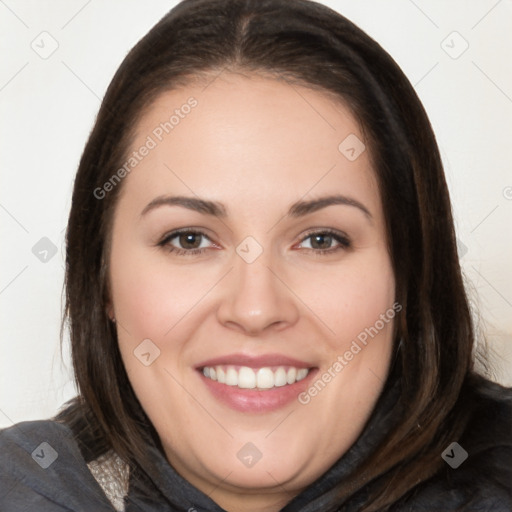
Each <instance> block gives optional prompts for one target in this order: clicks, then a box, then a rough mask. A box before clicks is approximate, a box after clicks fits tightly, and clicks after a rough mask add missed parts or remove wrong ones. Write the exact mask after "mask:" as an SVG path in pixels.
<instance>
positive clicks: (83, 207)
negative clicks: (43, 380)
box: [59, 0, 474, 512]
mask: <svg viewBox="0 0 512 512" xmlns="http://www.w3.org/2000/svg"><path fill="white" fill-rule="evenodd" d="M222 70H228V71H230V70H234V71H242V72H245V73H261V74H265V75H267V76H272V77H275V78H276V79H279V80H286V81H288V82H289V83H291V84H294V83H297V84H301V85H305V86H306V87H310V88H314V89H317V90H320V91H324V92H325V93H328V94H330V95H334V96H335V97H337V98H339V99H340V100H341V101H343V102H344V103H345V104H346V105H348V106H349V108H350V109H351V111H352V113H353V115H354V116H355V118H356V119H357V120H358V122H359V123H360V125H361V128H362V130H363V132H364V134H365V137H366V139H367V140H368V142H369V148H370V152H371V155H372V161H373V167H374V171H375V173H376V176H377V179H378V183H379V186H380V193H381V197H382V203H383V207H384V212H385V217H386V222H387V235H388V240H389V252H390V255H391V258H392V264H393V269H394V273H395V278H396V300H397V301H398V302H399V303H400V304H401V305H402V307H403V310H402V311H401V313H400V314H399V315H398V316H397V318H396V322H395V350H396V360H395V366H394V368H393V374H394V376H396V377H398V378H399V379H400V382H401V385H400V389H401V395H400V400H399V404H397V409H396V425H395V426H394V427H393V429H392V431H391V432H389V434H388V435H387V436H386V437H385V439H384V440H383V441H382V443H381V444H380V445H379V447H378V448H377V450H375V452H374V453H373V454H372V455H371V456H370V457H369V458H368V459H367V460H365V461H364V462H363V463H362V464H361V466H360V467H359V468H358V470H357V471H356V472H355V473H354V474H353V475H352V477H351V478H350V479H348V480H347V481H344V482H340V484H339V485H338V486H337V487H336V488H335V489H333V490H332V491H330V492H329V493H328V496H329V500H330V501H329V502H330V503H331V505H330V508H329V510H333V511H334V510H336V509H337V508H338V507H339V506H340V505H341V504H342V503H343V500H344V497H346V496H348V495H349V494H351V493H353V492H356V491H357V490H360V489H363V488H365V486H366V485H367V484H368V483H370V482H375V481H377V480H378V482H379V486H377V488H376V490H375V491H372V493H371V494H370V496H368V499H367V501H366V504H365V506H364V507H363V508H362V510H365V511H368V512H369V511H375V510H386V508H387V507H388V506H389V505H390V504H392V503H394V502H396V501H397V500H398V499H399V498H400V497H402V496H404V495H405V494H406V493H407V492H408V491H409V490H411V489H412V488H413V487H414V486H415V485H417V484H418V483H419V482H422V481H425V480H426V479H428V478H429V477H430V476H432V475H433V474H434V473H436V472H437V471H438V470H439V468H440V466H441V464H443V462H442V460H441V457H440V454H441V453H442V451H443V450H444V448H445V447H446V446H447V445H448V444H449V443H450V442H451V441H453V440H456V439H458V438H459V436H460V433H461V432H462V430H463V428H464V426H465V424H466V422H467V408H466V407H465V405H464V403H463V400H462V399H461V393H462V390H463V389H464V383H465V381H467V380H468V379H472V378H473V377H472V376H473V373H472V347H473V338H474V335H473V327H472V322H471V316H470V312H469V307H468V301H467V298H466V294H465V290H464V286H463V281H462V278H461V271H460V267H459V262H458V257H457V249H456V243H455V236H454V228H453V221H452V214H451V207H450V201H449V196H448V191H447V186H446V182H445V178H444V173H443V168H442V163H441V159H440V155H439V151H438V148H437V144H436V141H435V137H434V134H433V132H432V128H431V126H430V123H429V121H428V118H427V116H426V114H425V111H424V109H423V107H422V105H421V103H420V101H419V99H418V97H417V95H416V93H415V91H414V89H413V87H412V86H411V84H410V83H409V81H408V80H407V78H406V77H405V75H404V74H403V73H402V71H401V70H400V68H399V67H398V65H397V64H396V63H395V62H394V61H393V59H392V58H391V57H390V56H389V55H388V54H387V53H386V52H385V51H384V50H383V49H382V48H381V47H380V46H379V45H378V44H377V43H376V42H375V41H373V40H372V39H371V38H370V37H369V36H368V35H366V34H365V33H364V32H363V31H361V30H360V29H359V28H358V27H356V26H355V25H354V24H353V23H351V22H350V21H349V20H347V19H346V18H344V17H343V16H341V15H340V14H338V13H336V12H334V11H332V10H330V9H329V8H327V7H325V6H322V5H319V4H316V3H313V2H310V1H307V0H294V1H290V0H185V1H183V2H181V3H180V4H179V5H178V6H177V7H175V8H174V9H172V10H171V11H170V12H169V13H168V14H167V15H166V16H165V17H164V18H163V19H162V20H161V21H160V22H159V23H158V24H157V25H156V26H155V27H154V28H153V29H152V30H151V31H150V32H149V33H148V34H147V35H146V36H145V37H144V38H143V39H142V40H141V41H140V42H139V43H138V44H137V45H136V46H135V47H134V48H133V49H132V50H131V51H130V53H129V54H128V56H127V57H126V58H125V60H124V61H123V63H122V64H121V66H120V68H119V70H118V71H117V73H116V75H115V76H114V78H113V80H112V82H111V84H110V86H109V88H108V91H107V93H106V95H105V98H104V100H103V103H102V105H101V108H100V111H99V114H98V117H97V121H96V124H95V126H94V129H93V131H92V133H91V135H90V138H89V140H88V142H87V145H86V146H85V150H84V153H83V155H82V158H81V161H80V165H79V169H78V173H77V176H76V181H75V185H74V192H73V201H72V207H71V212H70V216H69V224H68V230H67V252H66V320H67V321H68V322H69V330H70V336H71V344H72V358H73V364H74V370H75V376H76V382H77V384H78V389H79V397H78V398H77V399H76V400H75V402H74V404H73V406H72V407H70V408H68V409H67V410H66V411H65V412H63V413H62V414H61V415H60V416H59V419H60V420H62V421H67V422H68V423H69V424H70V425H73V426H74V428H75V430H76V431H77V432H78V431H80V439H81V440H82V442H83V443H84V446H85V445H86V446H85V448H87V453H89V458H93V457H95V456H98V455H99V454H100V453H102V452H104V451H106V450H107V449H114V450H115V451H116V452H117V453H118V454H119V455H120V456H121V457H122V458H123V459H125V460H126V461H129V462H130V463H131V464H132V465H135V466H138V467H144V466H145V465H147V464H150V463H151V461H147V460H145V454H144V450H143V446H144V442H145V441H147V439H148V436H150V437H151V438H152V439H153V440H155V442H158V440H157V435H156V432H155V431H154V429H153V427H152V426H151V423H150V422H149V420H148V418H147V417H146V415H145V414H144V412H143V410H142V407H141V405H140V403H139V402H138V400H137V398H136V397H135V394H134V392H133V390H132V388H131V386H130V382H129V379H128V376H127V374H126V372H125V369H124V366H123V363H122V360H121V356H120V353H119V349H118V345H117V337H116V331H115V328H114V326H113V325H112V323H111V322H110V320H109V317H108V315H107V302H108V298H109V291H108V281H107V277H108V249H109V239H110V229H111V222H112V216H113V212H114V209H115V207H116V201H117V198H118V197H119V193H120V190H121V189H122V183H121V184H120V185H119V186H116V187H115V188H114V189H113V190H112V191H110V192H109V193H108V194H106V195H105V197H104V198H100V199H99V198H98V197H97V196H96V195H95V194H94V190H96V189H98V188H101V187H102V185H103V184H104V183H106V182H107V181H108V180H109V178H111V177H112V176H113V175H114V174H115V173H116V171H117V170H118V169H119V167H120V166H122V163H123V162H124V161H125V159H126V154H127V150H128V148H129V144H130V140H131V138H132V136H133V128H134V127H135V126H136V125H137V121H138V120H139V119H140V117H141V115H142V114H143V112H144V111H145V109H146V108H147V107H148V106H149V105H150V104H151V103H152V102H153V101H154V100H155V98H156V97H157V96H158V95H159V94H161V93H162V92H163V91H165V90H169V89H172V88H177V87H182V86H186V84H187V83H190V81H191V80H193V79H194V78H195V77H199V76H205V75H208V74H210V75H211V76H214V75H215V74H216V73H219V72H221V71H222ZM85 448H84V449H85Z"/></svg>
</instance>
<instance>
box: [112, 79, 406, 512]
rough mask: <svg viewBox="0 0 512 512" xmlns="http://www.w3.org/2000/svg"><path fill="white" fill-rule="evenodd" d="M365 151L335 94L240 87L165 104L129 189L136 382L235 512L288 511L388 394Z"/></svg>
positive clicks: (123, 338) (182, 454)
mask: <svg viewBox="0 0 512 512" xmlns="http://www.w3.org/2000/svg"><path fill="white" fill-rule="evenodd" d="M362 139H363V136H362V134H361V131H360V129H359V127H358V125H357V123H356V122H355V120H354V118H353V117H352V115H351V114H350V113H349V111H348V109H347V108H344V107H343V106H340V105H339V104H337V103H335V102H333V100H332V99H329V97H327V96H325V95H323V94H321V93H320V92H314V91H312V90H309V89H306V88H302V87H299V86H296V85H295V86H293V87H292V86H291V85H288V84H286V83H284V82H279V81H274V80H270V79H264V78H261V77H251V78H248V77H242V76H239V75H234V74H227V73H223V74H221V75H220V76H218V77H217V78H216V79H215V80H213V81H212V82H211V83H210V84H209V85H208V86H207V87H205V85H201V86H190V87H187V88H183V89H179V90H176V91H171V92H166V93H165V94H162V95H161V96H160V97H159V98H158V99H157V101H156V102H155V103H154V104H153V106H152V107H151V109H150V110H148V111H147V112H146V114H145V116H144V117H143V119H142V120H141V122H140V123H139V125H138V127H137V136H136V139H135V140H134V142H133V146H132V147H131V152H130V155H129V156H128V160H127V162H126V166H125V172H124V173H123V172H119V173H118V178H122V179H123V183H122V184H121V185H120V184H117V182H118V181H119V180H112V183H113V184H112V183H111V187H114V186H122V187H123V190H122V194H121V197H120V200H119V202H118V205H117V208H116V211H115V215H114V223H113V232H112V246H111V255H110V280H111V290H112V308H111V314H112V315H113V316H115V318H116V321H117V324H116V325H117V333H118V337H119V345H120V349H121V353H122V357H123V361H124V364H125V367H126V370H127V373H128V376H129V378H130V382H131V383H132V386H133V388H134V390H135V393H136V394H137V397H138V399H139V401H140V403H141V404H142V406H143V408H144V410H145V411H146V413H147V415H148V416H149V418H150V419H151V421H152V423H153V424H154V426H155V428H156V430H157V432H158V434H159V436H160V438H161V441H162V443H163V446H164V449H165V453H166V456H167V458H168V460H169V462H170V463H171V464H172V466H173V467H174V468H175V469H176V470H177V471H178V472H179V473H180V474H181V475H182V476H183V477H185V478H186V479H187V480H189V481H190V482H191V483H193V484H194V485H195V486H196V487H198V488H199V489H201V490H202V491H203V492H205V493H206V494H208V495H210V497H211V498H212V499H213V500H214V501H216V502H217V503H219V504H220V505H221V506H224V507H225V508H228V509H229V508H231V509H236V510H259V509H260V508H261V509H262V510H274V509H275V510H277V509H279V508H280V507H281V506H282V505H283V504H284V503H286V502H287V501H289V500H290V499H291V498H292V496H293V495H295V494H297V493H299V492H300V491H301V489H303V488H304V487H306V486H307V485H308V484H310V483H311V482H313V481H314V480H315V479H316V478H317V477H319V476H320V475H321V474H322V473H324V472H325V471H326V470H327V469H328V468H329V467H330V466H331V465H332V464H333V463H334V462H335V461H336V460H337V459H338V458H339V457H340V456H341V455H342V454H343V453H344V452H345V451H346V450H347V449H348V448H349V447H350V446H351V444H352V443H353V442H354V441H355V440H356V438H357V437H358V435H359V434H360V433H361V431H362V429H363V427H364V425H365V422H366V421H367V419H368V417H369V415H370V413H371V411H372V409H373V407H374V405H375V403H376V400H377V399H378V396H379V393H380V392H381V390H382V387H383V384H384V381H385V379H386V375H387V372H388V366H389V363H390V355H391V351H392V330H393V329H392V326H393V317H394V314H395V310H396V309H397V308H396V304H395V306H394V276H393V271H392V268H391V263H390V258H389V255H388V252H387V247H386V235H385V227H384V215H383V211H382V205H381V201H380V198H379V191H378V186H377V183H376V179H375V176H374V172H373V170H372V168H371V163H370V158H369V151H368V150H365V148H364V146H363V145H362V142H361V140H362ZM144 148H145V149H144ZM134 152H135V153H134ZM130 159H131V160H130ZM125 175H126V176H125ZM104 188H105V190H106V191H107V192H106V193H108V192H109V191H110V190H107V189H110V187H109V186H108V185H107V186H106V187H104ZM177 230H180V233H178V234H177V233H176V231H177Z"/></svg>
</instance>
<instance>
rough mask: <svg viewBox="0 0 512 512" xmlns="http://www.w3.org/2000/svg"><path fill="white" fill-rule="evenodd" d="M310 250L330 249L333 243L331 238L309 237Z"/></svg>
mask: <svg viewBox="0 0 512 512" xmlns="http://www.w3.org/2000/svg"><path fill="white" fill-rule="evenodd" d="M310 238H311V248H312V249H320V250H322V249H323V250H325V249H330V248H331V245H332V241H333V237H332V236H330V235H326V234H323V233H321V234H318V235H312V236H311V237H310Z"/></svg>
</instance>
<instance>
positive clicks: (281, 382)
mask: <svg viewBox="0 0 512 512" xmlns="http://www.w3.org/2000/svg"><path fill="white" fill-rule="evenodd" d="M274 386H276V387H281V386H286V370H285V369H284V368H283V367H282V366H280V367H279V368H278V369H277V371H276V373H274Z"/></svg>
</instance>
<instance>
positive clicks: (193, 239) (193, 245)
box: [178, 233, 202, 249]
mask: <svg viewBox="0 0 512 512" xmlns="http://www.w3.org/2000/svg"><path fill="white" fill-rule="evenodd" d="M201 238H202V235H201V234H199V233H182V234H180V235H179V237H178V241H179V245H180V246H181V247H182V248H183V249H197V248H198V247H199V246H200V245H201Z"/></svg>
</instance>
